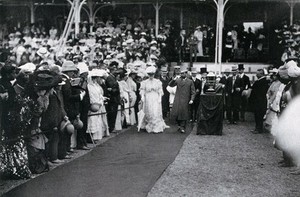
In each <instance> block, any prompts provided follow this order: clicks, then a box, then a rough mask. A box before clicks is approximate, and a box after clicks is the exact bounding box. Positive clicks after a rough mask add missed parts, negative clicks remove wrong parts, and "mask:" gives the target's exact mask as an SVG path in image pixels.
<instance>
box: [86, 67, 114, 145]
mask: <svg viewBox="0 0 300 197" xmlns="http://www.w3.org/2000/svg"><path fill="white" fill-rule="evenodd" d="M106 76H107V73H106V71H104V70H100V69H94V70H92V71H90V72H89V80H88V81H89V82H88V85H87V87H88V92H89V96H90V103H91V106H90V110H89V117H88V127H87V131H86V132H87V133H90V134H91V137H92V140H94V141H97V140H101V139H102V138H103V137H104V136H109V130H108V124H107V117H106V114H105V113H106V110H105V106H104V102H105V97H104V91H103V89H102V87H101V85H100V83H102V82H103V81H104V79H105V77H106Z"/></svg>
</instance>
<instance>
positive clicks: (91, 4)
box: [87, 0, 95, 32]
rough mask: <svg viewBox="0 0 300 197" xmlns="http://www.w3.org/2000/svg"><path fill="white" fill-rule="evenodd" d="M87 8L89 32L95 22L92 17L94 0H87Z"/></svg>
mask: <svg viewBox="0 0 300 197" xmlns="http://www.w3.org/2000/svg"><path fill="white" fill-rule="evenodd" d="M87 3H88V8H89V22H90V24H91V25H90V32H92V31H93V26H94V23H95V19H94V17H93V16H94V10H93V8H94V1H92V0H88V2H87Z"/></svg>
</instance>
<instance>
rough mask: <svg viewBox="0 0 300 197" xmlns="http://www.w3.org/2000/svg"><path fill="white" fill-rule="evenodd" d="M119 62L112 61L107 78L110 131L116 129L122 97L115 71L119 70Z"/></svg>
mask: <svg viewBox="0 0 300 197" xmlns="http://www.w3.org/2000/svg"><path fill="white" fill-rule="evenodd" d="M117 66H118V63H117V62H112V63H111V64H110V65H109V70H110V73H109V76H108V77H107V78H106V82H105V84H106V88H107V93H108V97H109V100H108V104H107V108H108V109H107V112H108V113H107V121H108V127H109V132H113V131H114V129H115V123H116V118H117V113H118V106H119V104H120V102H121V98H120V88H119V84H118V81H117V79H116V77H115V73H116V72H117Z"/></svg>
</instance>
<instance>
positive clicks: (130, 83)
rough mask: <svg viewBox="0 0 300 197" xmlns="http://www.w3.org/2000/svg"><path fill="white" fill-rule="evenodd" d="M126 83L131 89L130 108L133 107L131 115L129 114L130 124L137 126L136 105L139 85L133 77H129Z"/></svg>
mask: <svg viewBox="0 0 300 197" xmlns="http://www.w3.org/2000/svg"><path fill="white" fill-rule="evenodd" d="M126 83H127V85H128V88H129V100H130V103H129V106H130V107H131V108H130V110H129V111H130V114H129V116H130V117H129V118H130V124H131V125H134V124H136V117H135V110H134V105H135V103H136V99H137V96H136V91H137V85H136V83H135V82H134V81H133V79H132V78H131V77H128V79H127V81H126Z"/></svg>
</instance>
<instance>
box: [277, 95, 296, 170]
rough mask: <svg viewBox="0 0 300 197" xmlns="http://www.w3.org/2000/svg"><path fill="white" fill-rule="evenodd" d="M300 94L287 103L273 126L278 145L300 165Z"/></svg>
mask: <svg viewBox="0 0 300 197" xmlns="http://www.w3.org/2000/svg"><path fill="white" fill-rule="evenodd" d="M299 122H300V96H297V97H294V98H293V100H292V101H291V102H290V103H289V104H288V105H287V107H286V108H285V110H284V111H283V113H282V114H281V116H280V117H279V120H278V123H277V124H276V125H274V126H273V127H272V133H273V134H274V135H275V143H276V146H277V147H279V148H280V149H281V150H282V151H284V152H285V153H288V155H289V156H291V158H292V159H293V161H294V163H295V164H296V165H297V166H298V167H299V166H300V143H299V142H300V129H299Z"/></svg>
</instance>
